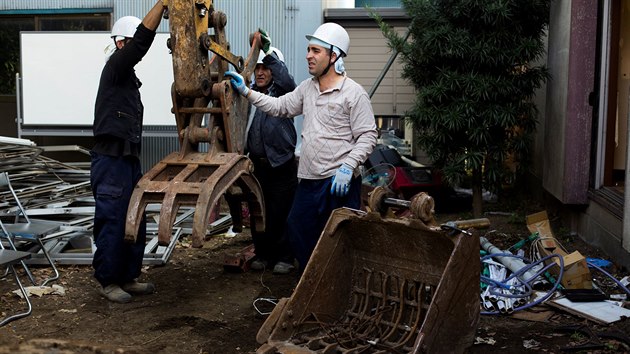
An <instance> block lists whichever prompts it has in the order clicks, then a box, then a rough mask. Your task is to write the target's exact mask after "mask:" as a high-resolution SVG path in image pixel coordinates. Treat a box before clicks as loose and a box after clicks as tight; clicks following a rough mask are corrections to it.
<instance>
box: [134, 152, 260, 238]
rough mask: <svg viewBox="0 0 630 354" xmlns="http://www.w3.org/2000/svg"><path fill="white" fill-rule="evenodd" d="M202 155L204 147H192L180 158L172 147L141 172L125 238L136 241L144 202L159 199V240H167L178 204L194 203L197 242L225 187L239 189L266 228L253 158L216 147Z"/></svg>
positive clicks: (256, 221)
mask: <svg viewBox="0 0 630 354" xmlns="http://www.w3.org/2000/svg"><path fill="white" fill-rule="evenodd" d="M206 158H207V155H206V154H205V153H191V154H188V155H187V157H186V159H185V160H181V159H179V158H178V153H173V154H171V155H169V156H167V157H166V158H165V159H163V160H162V161H160V162H159V163H158V164H157V165H155V167H153V168H152V169H151V170H150V171H149V172H147V173H146V174H145V175H144V176H143V177H142V179H141V180H140V181H139V182H138V184H137V186H136V188H135V189H134V191H133V194H132V195H131V202H130V203H129V212H128V213H127V221H126V225H125V240H127V241H135V239H136V236H137V233H138V227H139V225H140V222H141V220H142V215H143V214H144V210H145V208H146V206H147V205H148V204H151V203H162V207H161V209H160V221H159V225H158V243H159V244H160V245H167V244H168V243H169V242H170V237H171V230H172V228H173V223H174V222H175V219H176V216H177V211H178V210H179V207H180V206H184V205H189V206H194V207H195V216H194V219H193V230H192V245H193V247H201V246H202V245H203V240H204V238H205V235H206V232H207V228H208V224H209V222H210V220H209V218H210V213H211V212H212V209H213V207H214V206H215V205H216V204H217V202H219V198H220V197H221V196H222V195H223V194H225V193H230V194H241V195H242V196H243V198H244V199H246V200H247V201H248V202H249V210H250V213H251V214H252V215H253V216H254V220H255V222H254V224H255V225H256V227H258V228H260V227H262V228H263V229H264V215H263V212H262V210H263V207H264V201H263V196H262V191H261V189H260V185H259V184H258V181H257V180H256V179H255V178H254V177H253V175H252V174H251V172H252V163H251V161H250V160H249V159H248V158H247V157H245V156H243V155H239V154H233V153H219V154H216V155H214V156H213V158H212V159H210V160H209V161H206V160H205V159H206ZM236 187H238V188H239V189H240V191H238V190H236ZM230 189H234V190H230Z"/></svg>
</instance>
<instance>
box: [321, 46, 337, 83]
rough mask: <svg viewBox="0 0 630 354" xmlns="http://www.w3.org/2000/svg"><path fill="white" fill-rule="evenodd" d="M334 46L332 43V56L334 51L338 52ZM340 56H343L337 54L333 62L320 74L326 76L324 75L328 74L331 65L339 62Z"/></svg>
mask: <svg viewBox="0 0 630 354" xmlns="http://www.w3.org/2000/svg"><path fill="white" fill-rule="evenodd" d="M333 48H334V46H332V45H331V46H330V55H331V56H332V53H333V52H334V53H335V54H337V52H335V51H334V50H333ZM339 58H341V56H340V55H339V54H337V56H336V58H335V61H333V62H332V63H328V66H327V67H326V69H324V71H323V72H322V74H321V75H319V76H324V75H326V73H328V70H330V67H331V66H333V65H335V63H336V62H337V60H339Z"/></svg>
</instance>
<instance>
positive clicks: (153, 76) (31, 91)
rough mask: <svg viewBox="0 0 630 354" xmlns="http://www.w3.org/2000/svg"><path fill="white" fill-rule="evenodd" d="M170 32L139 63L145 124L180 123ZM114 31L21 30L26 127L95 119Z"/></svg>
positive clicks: (85, 122) (161, 35)
mask: <svg viewBox="0 0 630 354" xmlns="http://www.w3.org/2000/svg"><path fill="white" fill-rule="evenodd" d="M168 37H169V34H168V33H158V34H157V36H156V38H155V41H154V42H153V45H152V46H151V49H150V50H149V52H148V53H147V55H146V56H145V57H144V59H142V61H141V62H140V63H138V65H136V74H137V75H138V78H139V79H140V81H141V82H142V87H141V88H140V94H141V96H142V102H143V104H144V125H175V117H174V115H173V114H172V113H171V107H172V101H171V84H172V83H173V65H172V59H171V55H170V54H169V51H168V48H167V47H166V39H167V38H168ZM110 43H112V40H111V39H110V38H109V32H22V33H20V45H21V51H22V53H21V54H22V56H21V58H22V73H21V76H22V102H23V111H22V114H23V125H38V126H39V125H43V126H81V125H83V126H85V125H92V122H93V120H94V102H95V100H96V91H97V89H98V82H99V79H100V76H101V70H102V69H103V65H105V48H106V47H107V46H108V45H109V44H110Z"/></svg>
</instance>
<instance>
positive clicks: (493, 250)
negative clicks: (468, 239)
mask: <svg viewBox="0 0 630 354" xmlns="http://www.w3.org/2000/svg"><path fill="white" fill-rule="evenodd" d="M479 243H480V245H481V248H483V249H484V251H486V252H488V254H489V255H492V254H497V253H508V252H506V251H503V250H501V249H499V248H498V247H497V246H495V245H493V244H492V243H490V241H488V239H486V238H485V237H479ZM492 258H495V259H496V260H497V261H499V262H500V263H501V264H503V265H504V266H505V267H506V268H507V269H509V270H511V271H512V272H513V273H516V272H518V271H520V270H521V269H523V268H525V267H526V266H527V264H525V262H523V261H521V260H520V259H518V258H513V257H501V256H497V257H492ZM534 277H536V271H535V270H534V269H530V270H528V271H527V272H525V273H523V275H522V280H523V281H524V282H528V283H529V282H531V281H533V280H534Z"/></svg>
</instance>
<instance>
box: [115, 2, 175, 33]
mask: <svg viewBox="0 0 630 354" xmlns="http://www.w3.org/2000/svg"><path fill="white" fill-rule="evenodd" d="M113 3H114V14H113V19H112V21H113V22H116V20H117V19H119V18H121V17H123V16H136V17H138V18H140V19H142V18H144V15H146V14H147V12H149V10H151V8H152V7H153V5H155V0H134V1H129V0H113ZM157 32H168V20H164V19H162V22H160V25H159V26H158V28H157Z"/></svg>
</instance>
